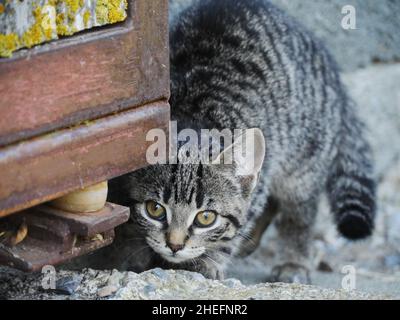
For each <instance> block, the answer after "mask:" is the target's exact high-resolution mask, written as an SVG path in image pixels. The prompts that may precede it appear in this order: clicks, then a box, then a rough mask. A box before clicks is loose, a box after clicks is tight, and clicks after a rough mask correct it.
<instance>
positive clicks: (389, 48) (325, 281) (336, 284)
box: [0, 0, 400, 299]
mask: <svg viewBox="0 0 400 320" xmlns="http://www.w3.org/2000/svg"><path fill="white" fill-rule="evenodd" d="M190 1H191V0H172V1H170V3H171V22H172V23H173V20H174V17H175V16H176V14H177V13H178V12H179V11H180V10H181V9H182V8H184V7H185V6H186V5H187V3H188V2H190ZM273 2H274V3H276V4H277V5H279V6H281V7H282V8H284V9H285V10H287V11H288V12H290V13H292V14H293V15H294V16H296V17H297V18H298V19H300V20H301V21H302V22H303V23H304V24H305V25H307V27H308V28H310V29H311V30H313V31H314V32H316V33H317V34H318V36H320V37H321V38H323V39H324V40H325V41H326V42H327V46H328V47H329V48H330V49H331V50H332V51H333V53H334V55H335V57H336V59H337V60H338V62H339V64H340V65H341V67H342V69H343V74H342V76H343V77H342V78H343V81H344V82H345V84H346V85H347V87H348V89H349V91H350V93H351V95H352V96H353V98H354V99H355V100H356V102H357V104H358V108H359V114H360V117H361V118H363V120H364V121H365V123H366V124H367V127H368V139H369V140H370V142H371V145H372V146H373V150H374V156H375V163H376V176H377V178H378V179H379V181H380V183H379V189H378V198H379V201H378V215H377V223H376V232H375V234H374V235H373V237H371V238H370V239H368V240H366V241H361V242H356V243H351V242H348V241H346V240H345V239H343V238H340V237H339V236H338V235H337V233H336V230H335V227H334V224H333V223H332V221H331V216H330V214H329V210H328V208H327V205H326V203H325V201H324V200H323V201H322V202H321V206H320V215H319V220H318V223H317V226H316V230H315V236H314V245H313V249H314V254H313V257H314V258H313V262H314V266H315V271H313V272H312V275H311V276H312V282H313V284H314V286H302V285H297V284H294V285H289V284H270V283H265V281H266V279H267V277H268V272H269V268H270V267H271V266H272V265H273V261H274V257H275V252H274V248H275V247H276V246H275V244H274V242H275V234H274V228H273V227H272V228H270V229H269V230H268V231H267V232H266V234H265V235H264V237H263V239H262V242H261V245H260V247H259V248H258V249H257V250H256V251H255V252H254V253H253V254H252V255H250V256H248V257H246V258H244V259H239V258H238V259H235V260H234V261H233V263H232V265H231V267H230V268H229V271H228V277H229V278H231V279H228V280H225V281H222V282H220V281H212V280H206V279H204V278H203V277H202V276H201V275H199V274H196V273H190V272H185V271H164V270H161V269H154V270H151V271H147V272H144V273H141V274H135V273H132V272H121V273H120V272H117V271H94V270H91V269H85V270H83V271H82V272H71V271H61V272H59V273H58V279H59V280H60V281H59V284H58V287H59V291H51V292H44V291H43V290H41V289H40V288H41V286H40V281H41V279H42V276H41V275H26V274H22V273H20V272H16V271H12V270H9V269H3V270H0V297H3V298H15V299H79V298H81V299H98V298H101V299H166V298H167V299H168V298H170V299H181V298H182V299H184V298H192V299H213V298H214V299H219V298H225V299H235V298H236V299H315V298H318V299H384V298H391V299H393V298H394V299H400V245H399V244H400V143H399V142H400V63H398V62H399V58H400V33H399V32H398V30H399V29H400V20H399V19H398V18H397V17H396V14H397V12H400V2H399V1H390V0H385V1H379V2H377V1H374V0H334V1H329V2H328V1H324V0H290V1H289V0H273ZM346 4H352V5H354V6H355V8H356V10H357V19H358V20H357V21H358V22H357V30H347V31H346V30H343V29H342V28H341V27H340V20H341V15H340V10H341V7H342V6H343V5H346ZM310 12H312V14H310ZM345 266H352V267H353V268H354V270H355V275H356V278H355V279H356V282H355V289H356V290H355V291H351V292H347V291H344V290H341V288H342V281H343V277H344V276H345V274H343V273H342V272H341V271H342V269H343V267H345ZM233 278H235V279H233ZM237 279H238V280H237ZM67 292H70V293H72V294H67V295H65V293H67ZM62 293H64V294H62Z"/></svg>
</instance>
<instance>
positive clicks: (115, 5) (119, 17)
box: [96, 0, 128, 24]
mask: <svg viewBox="0 0 400 320" xmlns="http://www.w3.org/2000/svg"><path fill="white" fill-rule="evenodd" d="M127 6H128V4H127V1H126V0H98V1H97V4H96V20H97V22H98V23H99V24H107V23H115V22H120V21H123V20H124V19H125V18H126V11H125V10H126V8H127Z"/></svg>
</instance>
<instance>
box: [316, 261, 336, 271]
mask: <svg viewBox="0 0 400 320" xmlns="http://www.w3.org/2000/svg"><path fill="white" fill-rule="evenodd" d="M317 269H318V270H319V271H322V272H333V269H332V267H331V266H330V265H329V264H328V262H326V261H323V260H321V261H320V262H319V265H318V268H317Z"/></svg>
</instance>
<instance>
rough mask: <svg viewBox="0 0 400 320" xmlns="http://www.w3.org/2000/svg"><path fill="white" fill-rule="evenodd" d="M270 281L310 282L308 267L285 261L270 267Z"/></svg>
mask: <svg viewBox="0 0 400 320" xmlns="http://www.w3.org/2000/svg"><path fill="white" fill-rule="evenodd" d="M270 281H271V282H286V283H301V284H311V279H310V274H309V271H308V269H307V268H306V267H304V266H302V265H299V264H296V263H285V264H283V265H278V266H275V267H274V268H273V269H272V272H271V279H270Z"/></svg>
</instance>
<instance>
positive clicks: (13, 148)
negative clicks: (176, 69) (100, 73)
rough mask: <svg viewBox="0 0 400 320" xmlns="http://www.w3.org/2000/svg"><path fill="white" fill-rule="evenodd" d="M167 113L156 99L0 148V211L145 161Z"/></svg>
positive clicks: (9, 210) (33, 202) (119, 172)
mask: <svg viewBox="0 0 400 320" xmlns="http://www.w3.org/2000/svg"><path fill="white" fill-rule="evenodd" d="M169 117H170V113H169V105H168V102H167V101H165V100H162V101H158V102H154V103H150V104H147V105H144V106H141V107H137V108H133V109H130V110H127V111H124V112H121V113H118V114H116V115H112V116H108V117H104V118H101V119H99V120H96V121H91V122H89V123H86V124H83V125H80V126H76V127H74V128H70V129H64V130H59V131H57V132H56V133H53V134H48V135H44V136H41V137H37V138H34V139H30V140H28V141H24V142H20V143H18V144H14V145H10V146H7V147H4V148H2V149H0V172H1V175H2V176H1V179H0V217H2V216H5V215H7V214H9V213H12V212H15V211H18V210H22V209H25V208H29V207H31V206H34V205H36V204H39V203H42V202H44V201H48V200H52V199H55V198H57V197H60V196H61V195H64V194H66V193H68V192H71V191H73V190H75V189H78V188H80V187H85V186H89V185H92V184H94V183H97V182H100V181H103V180H108V179H110V178H112V177H116V176H119V175H122V174H124V173H127V172H129V171H132V170H135V169H138V168H140V167H143V166H145V165H147V162H146V150H147V147H148V146H149V145H150V144H151V143H152V142H147V141H146V134H147V132H148V130H150V129H153V128H161V129H163V130H165V132H166V133H167V132H168V123H169Z"/></svg>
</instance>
